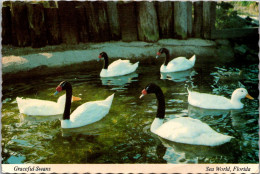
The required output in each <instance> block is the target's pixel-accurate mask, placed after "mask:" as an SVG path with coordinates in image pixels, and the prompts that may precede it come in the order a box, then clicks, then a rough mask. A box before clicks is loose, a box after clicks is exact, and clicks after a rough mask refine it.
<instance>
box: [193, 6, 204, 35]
mask: <svg viewBox="0 0 260 174" xmlns="http://www.w3.org/2000/svg"><path fill="white" fill-rule="evenodd" d="M202 7H203V2H202V1H195V2H194V24H193V36H194V37H197V38H201V36H202V21H203V10H202Z"/></svg>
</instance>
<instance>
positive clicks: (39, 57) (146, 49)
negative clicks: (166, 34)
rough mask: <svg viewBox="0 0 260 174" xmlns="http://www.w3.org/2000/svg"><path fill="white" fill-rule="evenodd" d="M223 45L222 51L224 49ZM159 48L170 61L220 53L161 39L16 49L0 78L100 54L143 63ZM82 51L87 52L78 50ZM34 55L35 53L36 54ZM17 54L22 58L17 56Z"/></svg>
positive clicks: (212, 47) (202, 44)
mask: <svg viewBox="0 0 260 174" xmlns="http://www.w3.org/2000/svg"><path fill="white" fill-rule="evenodd" d="M222 45H226V47H225V48H224V49H225V50H228V49H229V52H230V53H231V54H229V55H226V56H228V57H225V59H226V60H227V59H228V60H231V59H233V57H234V54H232V51H233V50H232V48H231V47H230V46H229V45H227V44H226V42H223V44H222ZM222 45H221V48H222V47H223V46H222ZM57 47H58V46H57ZM61 47H62V46H61ZM161 47H166V48H168V49H169V51H170V55H171V57H178V56H185V57H191V56H192V55H194V54H195V55H196V56H198V57H215V58H216V57H217V56H218V54H219V53H222V51H223V50H222V51H220V50H218V45H217V43H216V42H215V41H211V40H203V39H195V38H193V39H187V40H176V39H161V40H159V41H158V42H155V43H149V42H142V41H136V42H122V41H113V42H112V41H110V42H102V43H88V44H82V45H81V46H80V47H76V46H74V48H79V50H76V49H74V50H66V48H64V47H63V49H64V51H60V50H61V48H59V49H57V50H58V51H50V48H49V47H44V48H40V49H31V50H32V51H31V52H28V51H27V49H28V48H17V50H16V51H13V52H14V55H9V56H3V57H2V74H3V75H6V74H15V73H18V72H24V71H29V70H33V69H35V68H40V67H48V68H59V67H65V66H68V65H73V64H79V63H83V62H89V61H93V60H98V55H99V53H100V52H103V51H104V52H107V54H108V56H109V57H110V58H117V59H118V58H126V59H142V58H148V57H155V56H156V52H157V51H158V50H159V49H160V48H161ZM82 48H86V49H84V50H80V49H82ZM19 50H21V51H22V50H26V51H27V53H29V54H25V52H21V51H20V52H19ZM35 51H36V52H37V53H35ZM18 53H21V54H24V55H19V54H18ZM30 53H32V54H30Z"/></svg>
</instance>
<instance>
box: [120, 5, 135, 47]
mask: <svg viewBox="0 0 260 174" xmlns="http://www.w3.org/2000/svg"><path fill="white" fill-rule="evenodd" d="M135 3H136V2H120V3H118V6H117V9H118V14H119V23H120V28H121V33H122V40H123V41H127V42H128V41H136V40H137V36H138V33H137V24H136V18H137V15H136V10H135V6H136V4H135Z"/></svg>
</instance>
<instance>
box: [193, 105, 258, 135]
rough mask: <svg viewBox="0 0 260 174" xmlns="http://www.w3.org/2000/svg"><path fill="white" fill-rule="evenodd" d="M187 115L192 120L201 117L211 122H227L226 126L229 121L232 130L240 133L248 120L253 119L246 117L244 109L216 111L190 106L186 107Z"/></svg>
mask: <svg viewBox="0 0 260 174" xmlns="http://www.w3.org/2000/svg"><path fill="white" fill-rule="evenodd" d="M188 115H189V117H192V118H197V119H201V118H203V117H206V116H209V117H212V118H214V117H215V118H216V117H218V119H214V120H213V122H214V123H215V122H222V123H223V122H224V120H225V119H228V120H227V124H228V123H229V122H230V121H231V125H232V128H233V129H235V130H236V131H242V130H243V129H245V128H246V126H247V125H246V124H245V123H247V121H248V120H251V119H254V118H250V116H248V113H247V112H245V110H244V109H233V110H217V109H203V108H198V107H195V106H192V105H189V106H188Z"/></svg>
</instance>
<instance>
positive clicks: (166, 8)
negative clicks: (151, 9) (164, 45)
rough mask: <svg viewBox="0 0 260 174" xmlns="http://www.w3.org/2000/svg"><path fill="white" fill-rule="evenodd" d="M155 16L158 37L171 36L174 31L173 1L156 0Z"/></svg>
mask: <svg viewBox="0 0 260 174" xmlns="http://www.w3.org/2000/svg"><path fill="white" fill-rule="evenodd" d="M157 16H158V23H159V34H160V38H171V37H173V33H174V23H173V22H174V19H173V18H174V16H173V2H171V1H158V2H157Z"/></svg>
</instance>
